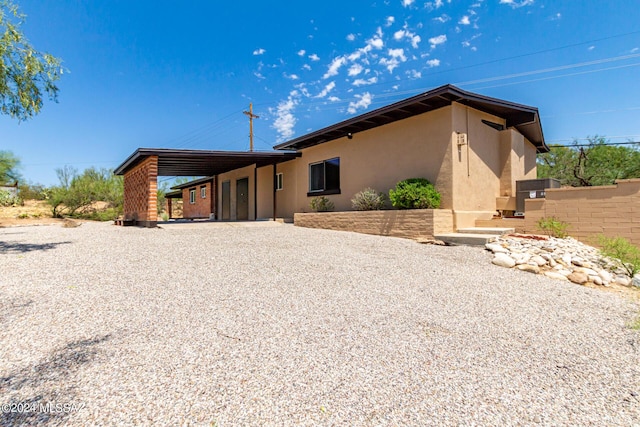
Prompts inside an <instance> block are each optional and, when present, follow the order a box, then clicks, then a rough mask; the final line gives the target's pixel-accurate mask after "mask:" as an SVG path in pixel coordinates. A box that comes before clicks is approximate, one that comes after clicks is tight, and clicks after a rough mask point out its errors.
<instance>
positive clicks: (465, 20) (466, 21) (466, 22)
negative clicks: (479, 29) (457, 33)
mask: <svg viewBox="0 0 640 427" xmlns="http://www.w3.org/2000/svg"><path fill="white" fill-rule="evenodd" d="M458 24H460V25H469V24H471V21H469V17H468V16H467V15H464V16H463V17H462V18H460V20H459V21H458Z"/></svg>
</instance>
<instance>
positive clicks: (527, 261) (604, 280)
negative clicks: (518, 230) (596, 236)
mask: <svg viewBox="0 0 640 427" xmlns="http://www.w3.org/2000/svg"><path fill="white" fill-rule="evenodd" d="M485 248H486V249H487V250H489V251H491V252H492V253H493V254H494V257H493V259H492V261H491V262H492V263H493V264H496V265H499V266H501V267H506V268H517V269H518V270H522V271H526V272H529V273H535V274H544V275H545V276H547V277H551V278H553V279H558V280H564V281H570V282H573V283H577V284H579V285H586V284H590V283H591V284H594V285H599V286H610V285H611V284H613V283H616V284H619V285H622V286H640V275H636V276H635V277H633V278H632V277H629V276H628V275H627V274H626V273H625V271H624V270H623V269H622V268H620V266H619V265H618V264H616V263H615V262H614V261H613V260H611V259H610V258H607V257H604V256H603V255H602V254H601V253H600V251H599V250H598V249H597V248H594V247H592V246H589V245H585V244H584V243H582V242H579V241H577V240H575V239H573V238H571V237H568V238H565V239H558V238H555V237H545V236H532V235H514V234H510V235H506V236H501V237H499V238H498V239H496V240H495V241H493V242H491V243H487V244H486V245H485Z"/></svg>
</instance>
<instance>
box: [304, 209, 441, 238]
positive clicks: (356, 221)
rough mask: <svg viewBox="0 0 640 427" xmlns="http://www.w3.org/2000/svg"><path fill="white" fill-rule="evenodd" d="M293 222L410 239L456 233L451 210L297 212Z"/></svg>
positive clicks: (329, 228) (307, 225) (314, 226)
mask: <svg viewBox="0 0 640 427" xmlns="http://www.w3.org/2000/svg"><path fill="white" fill-rule="evenodd" d="M293 222H294V224H295V225H297V226H300V227H308V228H324V229H328V230H340V231H353V232H356V233H364V234H375V235H381V236H394V237H404V238H408V239H418V238H425V239H432V238H433V236H434V235H435V234H440V233H451V232H452V231H453V214H452V212H451V210H448V209H410V210H388V211H360V212H358V211H347V212H319V213H296V214H294V218H293Z"/></svg>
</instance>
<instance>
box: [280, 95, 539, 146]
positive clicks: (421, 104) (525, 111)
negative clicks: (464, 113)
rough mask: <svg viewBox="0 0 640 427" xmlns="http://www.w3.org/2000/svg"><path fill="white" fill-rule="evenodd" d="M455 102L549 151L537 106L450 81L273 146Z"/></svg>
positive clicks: (321, 138) (310, 141)
mask: <svg viewBox="0 0 640 427" xmlns="http://www.w3.org/2000/svg"><path fill="white" fill-rule="evenodd" d="M453 102H458V103H460V104H462V105H468V106H469V107H472V108H475V109H478V110H480V111H484V112H487V113H489V114H493V115H495V116H498V117H502V118H504V119H505V120H506V125H507V128H509V127H515V128H516V129H517V130H518V131H519V132H520V133H521V134H522V135H524V136H525V137H526V138H527V139H528V140H529V141H531V143H532V144H533V145H535V146H536V149H537V150H538V152H541V153H545V152H547V151H549V148H548V147H547V145H546V144H545V142H544V135H543V134H542V125H541V124H540V116H539V115H538V109H537V108H535V107H529V106H527V105H521V104H516V103H513V102H509V101H504V100H502V99H497V98H490V97H488V96H484V95H479V94H477V93H472V92H467V91H465V90H462V89H460V88H458V87H456V86H453V85H450V84H448V85H444V86H440V87H438V88H436V89H433V90H430V91H428V92H425V93H422V94H420V95H416V96H413V97H411V98H407V99H405V100H402V101H399V102H396V103H394V104H391V105H387V106H386V107H382V108H378V109H376V110H373V111H370V112H368V113H365V114H361V115H359V116H357V117H353V118H351V119H348V120H345V121H342V122H340V123H336V124H334V125H331V126H329V127H326V128H323V129H320V130H317V131H315V132H311V133H309V134H307V135H303V136H301V137H298V138H295V139H292V140H290V141H287V142H285V143H283V144H279V145H276V146H275V147H273V148H274V149H276V150H301V149H304V148H308V147H313V146H314V145H318V144H322V143H324V142H329V141H332V140H334V139H338V138H342V137H345V136H348V135H349V134H355V133H357V132H362V131H365V130H369V129H373V128H375V127H378V126H382V125H386V124H388V123H392V122H395V121H398V120H403V119H406V118H409V117H412V116H416V115H418V114H422V113H426V112H428V111H433V110H437V109H438V108H442V107H446V106H448V105H451V104H452V103H453Z"/></svg>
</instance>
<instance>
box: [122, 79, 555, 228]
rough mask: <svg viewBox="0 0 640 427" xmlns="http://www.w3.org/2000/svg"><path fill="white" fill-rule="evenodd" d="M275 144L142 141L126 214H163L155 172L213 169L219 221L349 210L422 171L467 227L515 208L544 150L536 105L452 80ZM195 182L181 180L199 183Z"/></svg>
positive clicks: (131, 163)
mask: <svg viewBox="0 0 640 427" xmlns="http://www.w3.org/2000/svg"><path fill="white" fill-rule="evenodd" d="M274 148H275V149H276V150H277V151H273V152H268V153H260V152H214V151H195V150H154V149H139V150H137V151H136V152H135V153H134V154H132V155H131V156H130V157H129V158H128V159H127V160H126V161H125V162H124V163H123V164H122V165H120V166H119V167H118V168H117V169H116V173H117V174H121V175H124V180H125V206H124V211H125V219H132V220H136V221H137V222H139V223H140V224H142V225H153V223H154V221H156V220H157V215H156V217H154V216H153V212H152V211H154V210H153V209H151V206H152V205H154V194H155V191H156V184H155V182H156V181H155V180H156V176H157V175H173V176H177V175H183V176H207V177H213V178H205V179H208V180H211V182H212V183H214V184H215V185H214V186H213V187H214V188H215V189H214V190H213V191H212V195H213V196H215V200H214V205H213V207H214V208H213V209H212V212H213V213H214V214H215V217H216V219H220V220H247V219H248V220H254V219H261V218H276V217H277V218H285V219H286V218H292V217H293V214H294V213H297V212H307V211H309V201H310V200H311V198H312V197H314V196H319V195H324V196H327V197H328V198H330V199H331V200H332V201H333V203H334V204H335V208H336V210H338V211H347V210H351V202H350V201H351V198H352V197H353V195H354V194H355V193H357V192H358V191H360V190H362V189H364V188H365V187H372V188H374V189H376V190H378V191H381V192H388V190H389V189H391V188H393V187H394V186H395V185H396V183H397V182H398V181H401V180H403V179H406V178H416V177H423V178H427V179H429V180H430V181H431V182H432V183H434V185H435V186H436V188H437V189H438V191H440V193H441V195H442V202H441V208H442V209H448V210H451V212H452V215H453V222H454V224H453V225H454V228H460V227H467V226H473V225H475V221H476V219H490V218H491V217H492V216H493V215H494V214H495V213H496V210H515V204H516V181H517V180H523V179H532V178H536V153H537V152H546V151H548V148H547V146H546V145H545V142H544V136H543V133H542V127H541V124H540V118H539V115H538V110H537V108H534V107H528V106H524V105H519V104H514V103H511V102H508V101H503V100H499V99H494V98H489V97H485V96H482V95H478V94H474V93H470V92H466V91H463V90H461V89H458V88H456V87H455V86H451V85H445V86H442V87H439V88H437V89H434V90H432V91H429V92H426V93H423V94H421V95H417V96H414V97H412V98H408V99H405V100H403V101H400V102H397V103H395V104H392V105H389V106H386V107H383V108H380V109H377V110H374V111H371V112H368V113H366V114H363V115H360V116H357V117H353V118H351V119H349V120H346V121H343V122H340V123H338V124H335V125H332V126H329V127H327V128H324V129H321V130H318V131H316V132H312V133H310V134H307V135H304V136H302V137H299V138H296V139H293V140H291V141H288V142H286V143H284V144H280V145H277V146H276V147H274ZM281 150H288V151H281ZM154 165H155V169H154ZM198 182H199V181H195V182H192V183H188V184H184V185H183V186H180V187H181V188H182V189H183V191H184V189H188V188H199V187H197V186H199V185H200V184H199V183H198ZM190 185H191V186H190ZM196 193H197V191H196ZM196 196H197V194H196ZM183 197H184V195H183ZM183 200H184V204H185V207H186V206H187V205H188V203H187V202H188V200H189V199H188V198H183ZM154 209H155V206H154ZM154 212H155V211H154ZM210 213H211V212H210ZM185 216H186V215H185Z"/></svg>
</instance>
